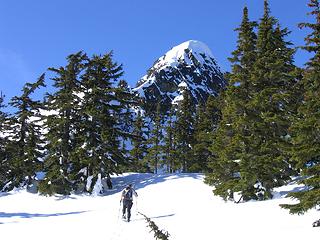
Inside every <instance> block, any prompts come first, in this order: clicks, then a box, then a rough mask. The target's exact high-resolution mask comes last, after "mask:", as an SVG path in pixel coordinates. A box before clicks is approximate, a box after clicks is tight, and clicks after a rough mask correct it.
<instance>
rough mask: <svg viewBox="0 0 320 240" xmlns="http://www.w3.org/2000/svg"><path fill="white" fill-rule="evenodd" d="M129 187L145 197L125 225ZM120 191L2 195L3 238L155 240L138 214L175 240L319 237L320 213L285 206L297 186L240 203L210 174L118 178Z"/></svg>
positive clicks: (136, 202)
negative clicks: (216, 188) (228, 198)
mask: <svg viewBox="0 0 320 240" xmlns="http://www.w3.org/2000/svg"><path fill="white" fill-rule="evenodd" d="M128 183H132V184H133V185H134V188H135V189H136V191H137V193H138V195H139V196H138V198H137V199H135V200H134V205H133V208H132V219H131V222H130V223H127V222H123V221H122V220H121V206H120V203H119V201H120V195H121V191H122V189H124V187H125V186H126V185H127V184H128ZM113 185H114V189H112V190H106V193H105V194H104V195H102V196H86V195H80V196H79V195H71V196H67V197H62V196H55V197H44V196H40V195H37V194H31V193H28V192H26V191H25V190H20V191H16V192H10V193H1V194H0V205H1V207H2V210H1V211H0V236H1V239H13V240H15V239H24V240H32V239H46V240H56V239H59V238H61V237H62V239H67V240H68V239H69V240H71V239H77V240H87V239H107V240H128V239H132V240H135V239H139V240H140V239H143V240H154V238H153V234H152V233H150V229H149V228H148V227H147V223H146V222H145V220H144V218H143V217H142V216H141V215H139V214H137V212H138V211H139V212H142V213H143V214H145V215H147V216H148V217H150V218H151V220H152V221H154V222H155V223H156V224H157V226H158V227H159V228H160V229H164V230H165V231H168V232H169V233H170V235H171V236H170V237H169V239H172V240H195V239H199V240H200V239H201V240H211V239H227V240H229V239H239V240H242V239H246V240H256V239H261V240H270V239H275V240H276V239H289V240H301V239H318V238H319V228H313V227H312V222H313V221H314V220H316V219H319V211H316V210H311V211H308V212H307V213H306V214H304V215H302V216H298V215H290V214H289V213H288V211H287V210H283V209H281V208H280V207H279V204H282V203H291V202H292V200H291V199H288V198H285V196H286V194H287V193H289V192H291V191H297V190H299V189H300V188H301V186H299V185H297V184H296V183H295V182H292V183H291V184H289V185H288V186H283V187H281V188H278V189H275V194H274V195H275V196H277V198H275V199H272V200H268V201H261V202H259V201H251V202H247V203H240V204H235V203H232V202H224V201H223V200H221V199H220V198H219V197H216V196H214V195H213V194H212V188H211V187H210V186H208V185H206V184H204V183H203V175H202V174H195V173H193V174H158V175H154V174H138V173H130V174H129V173H128V174H123V175H119V176H113ZM53 228H54V229H55V231H54V232H52V229H53Z"/></svg>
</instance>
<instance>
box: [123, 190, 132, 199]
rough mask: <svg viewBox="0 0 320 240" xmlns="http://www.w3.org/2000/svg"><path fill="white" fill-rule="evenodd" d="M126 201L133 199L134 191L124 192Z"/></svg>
mask: <svg viewBox="0 0 320 240" xmlns="http://www.w3.org/2000/svg"><path fill="white" fill-rule="evenodd" d="M123 197H124V199H127V200H131V199H132V189H129V190H127V191H126V190H124V195H123Z"/></svg>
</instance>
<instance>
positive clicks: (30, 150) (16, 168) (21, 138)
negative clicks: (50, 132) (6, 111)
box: [5, 74, 45, 191]
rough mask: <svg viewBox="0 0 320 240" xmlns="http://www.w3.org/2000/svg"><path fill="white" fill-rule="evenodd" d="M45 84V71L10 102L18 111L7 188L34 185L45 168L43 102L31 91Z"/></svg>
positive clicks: (15, 115) (11, 135) (11, 128)
mask: <svg viewBox="0 0 320 240" xmlns="http://www.w3.org/2000/svg"><path fill="white" fill-rule="evenodd" d="M41 86H42V87H44V86H45V84H44V74H43V75H41V76H40V78H39V79H38V80H37V81H36V82H35V83H26V84H25V85H24V87H23V89H22V92H23V93H22V95H21V96H15V97H13V98H12V99H11V102H10V105H11V106H13V107H15V108H17V112H16V113H15V114H14V115H13V116H12V117H11V119H10V125H11V127H10V138H11V141H10V144H8V148H7V151H8V152H10V160H9V162H10V174H8V179H7V180H8V181H9V182H10V184H7V185H6V189H5V190H7V191H10V190H12V189H13V188H14V187H20V186H27V187H28V186H30V185H31V184H32V180H34V179H35V176H36V172H37V171H40V170H41V169H42V161H43V159H42V157H43V150H44V149H43V145H44V139H43V136H42V133H41V126H40V124H39V121H40V120H41V118H40V109H42V102H40V101H38V100H33V99H32V98H31V94H32V93H34V91H35V90H36V89H37V88H40V87H41Z"/></svg>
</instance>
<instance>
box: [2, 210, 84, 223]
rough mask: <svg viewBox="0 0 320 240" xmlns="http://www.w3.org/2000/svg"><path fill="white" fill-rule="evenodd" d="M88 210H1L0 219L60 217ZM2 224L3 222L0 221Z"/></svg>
mask: <svg viewBox="0 0 320 240" xmlns="http://www.w3.org/2000/svg"><path fill="white" fill-rule="evenodd" d="M85 212H87V211H78V212H66V213H24V212H21V213H7V212H0V219H1V218H12V217H19V218H38V217H58V216H65V215H73V214H81V213H85ZM0 224H3V223H1V222H0Z"/></svg>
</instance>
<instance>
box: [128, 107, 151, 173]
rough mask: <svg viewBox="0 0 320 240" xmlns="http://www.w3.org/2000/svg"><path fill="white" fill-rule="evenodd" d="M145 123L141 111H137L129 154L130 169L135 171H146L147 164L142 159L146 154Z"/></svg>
mask: <svg viewBox="0 0 320 240" xmlns="http://www.w3.org/2000/svg"><path fill="white" fill-rule="evenodd" d="M146 131H147V124H146V122H145V118H144V116H143V115H142V113H141V112H140V111H139V112H138V115H137V117H136V119H135V120H134V121H133V132H132V140H131V142H132V149H131V150H130V156H131V158H132V163H131V167H130V169H131V170H132V171H136V172H141V171H142V172H146V171H148V166H146V165H144V164H143V159H144V157H145V156H146V154H147V149H148V148H147V139H146V138H147V133H146Z"/></svg>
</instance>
